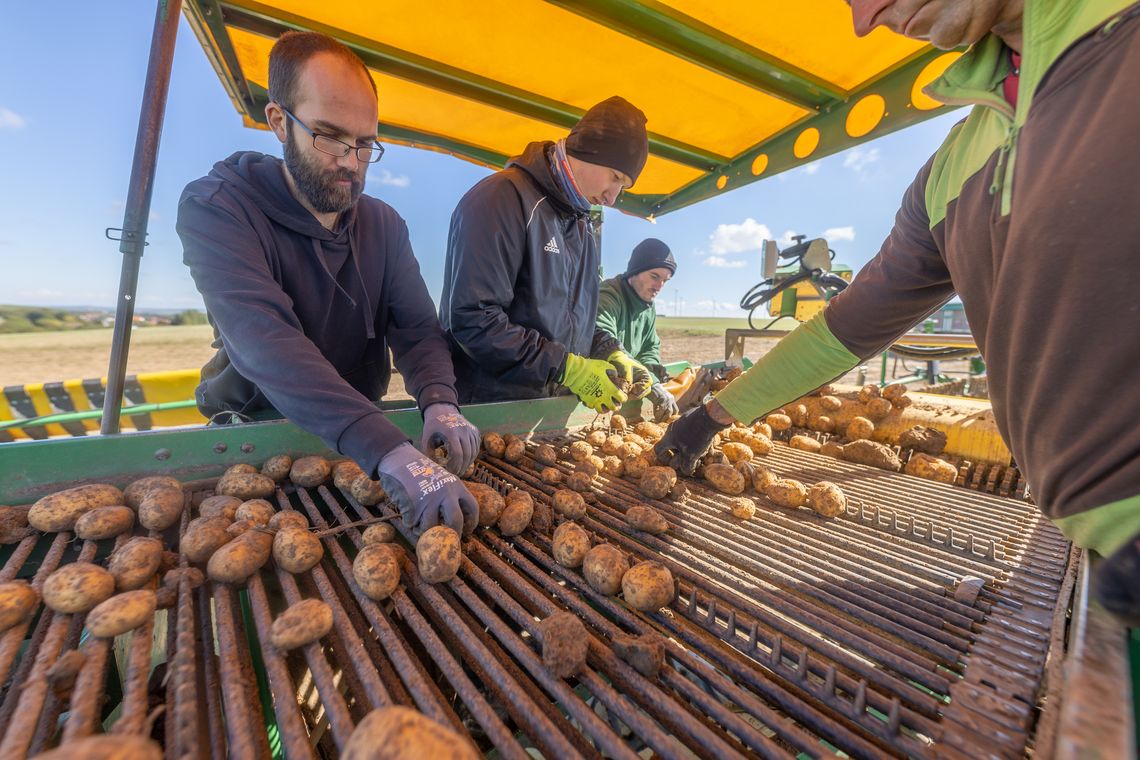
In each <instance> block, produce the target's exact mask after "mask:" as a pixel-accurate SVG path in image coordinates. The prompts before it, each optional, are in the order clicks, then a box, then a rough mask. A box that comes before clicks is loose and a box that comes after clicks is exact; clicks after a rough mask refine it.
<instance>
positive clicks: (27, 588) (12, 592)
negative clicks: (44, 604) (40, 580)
mask: <svg viewBox="0 0 1140 760" xmlns="http://www.w3.org/2000/svg"><path fill="white" fill-rule="evenodd" d="M39 603H40V595H39V593H37V592H36V590H35V589H34V588H32V586H31V584H30V583H28V582H27V581H6V582H4V583H0V633H3V632H4V631H6V630H8V629H9V628H11V627H12V626H14V625H16V624H17V623H22V622H24V621H25V620H27V619H28V618H30V617H31V616H32V613H33V612H35V611H36V606H37V605H39Z"/></svg>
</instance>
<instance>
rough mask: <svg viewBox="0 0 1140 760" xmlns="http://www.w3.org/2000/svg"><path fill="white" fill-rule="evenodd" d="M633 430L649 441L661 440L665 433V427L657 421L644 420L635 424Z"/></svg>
mask: <svg viewBox="0 0 1140 760" xmlns="http://www.w3.org/2000/svg"><path fill="white" fill-rule="evenodd" d="M633 432H634V433H636V434H637V435H640V436H641V437H642V438H644V439H646V440H647V441H659V440H661V438H662V437H663V436H664V435H665V428H663V427H661V426H660V425H658V424H657V423H656V422H649V421H648V420H643V421H641V422H639V423H637V424H636V425H634V426H633Z"/></svg>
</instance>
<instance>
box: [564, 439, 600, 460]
mask: <svg viewBox="0 0 1140 760" xmlns="http://www.w3.org/2000/svg"><path fill="white" fill-rule="evenodd" d="M593 453H594V447H593V446H591V445H590V444H588V443H586V442H585V441H574V443H572V444H570V458H571V459H573V460H574V461H575V462H584V461H585V460H586V459H588V458H589V456H590V455H591V454H593Z"/></svg>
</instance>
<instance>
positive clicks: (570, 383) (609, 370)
mask: <svg viewBox="0 0 1140 760" xmlns="http://www.w3.org/2000/svg"><path fill="white" fill-rule="evenodd" d="M617 379H618V378H617V373H616V372H615V371H614V366H613V365H612V364H610V363H609V362H607V361H602V360H601V359H587V358H586V357H584V356H578V355H577V354H566V369H565V370H564V371H563V373H562V384H563V385H565V386H566V387H567V388H569V389H570V390H571V391H573V393H574V395H575V396H577V397H578V400H580V401H581V402H582V403H583V404H585V405H586V406H588V407H590V408H591V409H593V410H594V411H595V412H599V413H601V412H609V411H613V410H614V409H617V408H618V407H620V406H621V405H622V402H623V401H625V400H626V395H625V394H624V393H622V391H621V389H620V388H618V387H617V384H616V381H617Z"/></svg>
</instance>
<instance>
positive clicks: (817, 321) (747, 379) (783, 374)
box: [716, 312, 859, 422]
mask: <svg viewBox="0 0 1140 760" xmlns="http://www.w3.org/2000/svg"><path fill="white" fill-rule="evenodd" d="M824 314H825V312H820V313H819V314H817V315H816V316H814V317H812V318H811V319H810V320H808V321H807V322H805V323H803V324H802V325H800V326H799V327H797V328H796V329H795V330H793V331H792V332H791V333H789V334H788V336H787V337H785V338H784V339H782V340H781V341H780V342H779V343H777V344H776V345H775V346H774V347H773V348H772V350H771V351H769V352H768V353H767V354H765V355H764V356H763V357H762V358H761V359H760V361H758V362H756V364H754V365H753V366H752V369H750V370H748V371H747V372H745V373H744V374H743V375H741V376H740V377H738V378H736V380H734V381H732V382H731V383H729V385H728V387H727V388H725V389H724V390H723V391H721V392H720V393H718V394H717V396H716V399H717V401H719V402H720V403H721V406H723V407H724V408H725V410H726V411H727V412H728V413H729V414H731V415H732V416H733V417H735V418H736V419H738V420H740V421H741V422H751V421H752V420H754V419H756V418H758V417H760V416H761V415H764V414H767V413H768V412H770V411H772V410H773V409H777V408H779V407H781V406H783V405H784V404H786V403H788V402H789V401H793V400H795V399H797V398H799V397H800V396H803V395H804V394H805V393H808V392H810V391H813V390H815V389H816V388H818V387H819V386H821V385H823V384H825V383H829V382H831V381H832V380H834V379H835V378H837V377H842V376H843V375H844V374H846V373H847V372H848V371H849V370H850V369H851V368H852V367H854V366H856V365H857V364H859V357H857V356H855V354H853V353H851V352H850V351H848V350H847V348H846V347H845V346H844V345H843V344H842V343H840V342H839V340H838V339H837V338H836V337H835V336H834V335H833V334H832V332H831V329H830V328H829V327H828V326H827V320H826V318H825V317H824Z"/></svg>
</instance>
